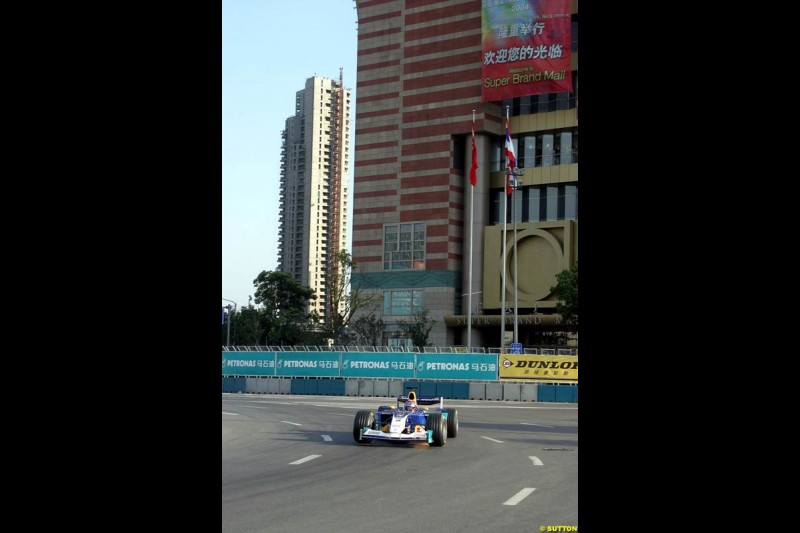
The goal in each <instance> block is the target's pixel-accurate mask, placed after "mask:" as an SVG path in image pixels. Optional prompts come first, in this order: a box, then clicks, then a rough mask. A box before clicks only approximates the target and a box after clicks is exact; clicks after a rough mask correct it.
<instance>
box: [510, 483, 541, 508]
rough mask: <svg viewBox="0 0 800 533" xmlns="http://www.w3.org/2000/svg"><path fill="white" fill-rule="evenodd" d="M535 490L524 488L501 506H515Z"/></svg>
mask: <svg viewBox="0 0 800 533" xmlns="http://www.w3.org/2000/svg"><path fill="white" fill-rule="evenodd" d="M535 490H536V489H534V488H530V487H525V488H524V489H522V490H521V491H519V492H518V493H516V494H515V495H513V496H512V497H511V498H509V499H507V500H506V501H504V502H503V505H517V504H518V503H519V502H521V501H522V500H524V499H525V498H527V497H528V496H529V495H530V493H531V492H533V491H535Z"/></svg>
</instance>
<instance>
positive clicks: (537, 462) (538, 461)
mask: <svg viewBox="0 0 800 533" xmlns="http://www.w3.org/2000/svg"><path fill="white" fill-rule="evenodd" d="M528 458H530V460H531V461H533V464H534V465H535V466H542V465H543V464H544V463H543V462H542V460H541V459H539V458H538V457H536V456H535V455H529V456H528Z"/></svg>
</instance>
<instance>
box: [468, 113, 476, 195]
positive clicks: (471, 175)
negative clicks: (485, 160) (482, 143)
mask: <svg viewBox="0 0 800 533" xmlns="http://www.w3.org/2000/svg"><path fill="white" fill-rule="evenodd" d="M469 182H470V183H471V184H472V186H473V187H474V186H475V185H477V183H478V151H477V150H475V119H474V118H473V119H472V168H470V169H469Z"/></svg>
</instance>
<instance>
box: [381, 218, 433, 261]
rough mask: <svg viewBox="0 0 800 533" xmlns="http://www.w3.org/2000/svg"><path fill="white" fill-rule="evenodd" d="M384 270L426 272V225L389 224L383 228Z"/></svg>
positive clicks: (415, 223)
mask: <svg viewBox="0 0 800 533" xmlns="http://www.w3.org/2000/svg"><path fill="white" fill-rule="evenodd" d="M383 269H384V270H425V224H424V223H422V222H413V223H411V222H410V223H404V224H387V225H386V226H384V227H383Z"/></svg>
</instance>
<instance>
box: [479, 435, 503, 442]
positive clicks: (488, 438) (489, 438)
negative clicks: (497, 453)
mask: <svg viewBox="0 0 800 533" xmlns="http://www.w3.org/2000/svg"><path fill="white" fill-rule="evenodd" d="M481 438H482V439H486V440H490V441H492V442H499V443H500V444H503V441H501V440H497V439H493V438H492V437H484V436H483V435H481Z"/></svg>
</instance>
